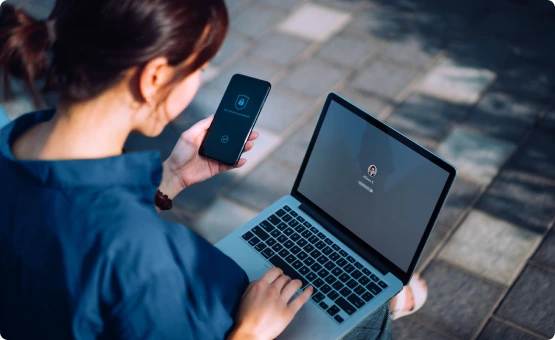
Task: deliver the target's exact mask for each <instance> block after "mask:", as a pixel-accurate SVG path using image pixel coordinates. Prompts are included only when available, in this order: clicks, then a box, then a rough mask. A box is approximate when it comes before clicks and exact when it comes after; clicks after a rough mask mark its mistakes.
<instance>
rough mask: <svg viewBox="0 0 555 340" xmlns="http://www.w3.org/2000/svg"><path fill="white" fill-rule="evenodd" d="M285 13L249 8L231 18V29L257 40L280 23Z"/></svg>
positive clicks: (276, 10) (272, 9) (268, 9)
mask: <svg viewBox="0 0 555 340" xmlns="http://www.w3.org/2000/svg"><path fill="white" fill-rule="evenodd" d="M284 16H285V12H284V11H281V10H278V9H276V8H270V7H262V6H256V5H255V6H249V7H246V8H244V9H243V10H242V11H241V12H240V13H238V14H237V16H234V17H232V18H231V24H230V27H231V29H233V30H235V31H237V32H240V33H243V34H245V35H246V36H248V37H251V38H256V37H258V36H260V35H261V34H263V33H264V32H266V31H267V30H268V29H270V28H271V27H272V26H274V25H275V24H276V23H278V22H279V21H280V20H281V19H282V18H283V17H284Z"/></svg>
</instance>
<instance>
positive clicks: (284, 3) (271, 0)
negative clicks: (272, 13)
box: [257, 0, 304, 10]
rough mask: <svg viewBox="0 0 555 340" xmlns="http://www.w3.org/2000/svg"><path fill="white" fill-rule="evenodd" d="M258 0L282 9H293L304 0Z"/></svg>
mask: <svg viewBox="0 0 555 340" xmlns="http://www.w3.org/2000/svg"><path fill="white" fill-rule="evenodd" d="M257 1H258V2H260V3H263V4H266V5H271V6H275V7H279V8H282V9H286V10H291V9H293V8H295V7H296V6H297V5H299V4H300V3H301V2H303V1H304V0H280V1H275V0H257Z"/></svg>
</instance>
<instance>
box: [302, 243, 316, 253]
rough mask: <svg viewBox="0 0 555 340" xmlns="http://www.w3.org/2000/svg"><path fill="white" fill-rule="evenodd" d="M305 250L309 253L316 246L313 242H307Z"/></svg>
mask: <svg viewBox="0 0 555 340" xmlns="http://www.w3.org/2000/svg"><path fill="white" fill-rule="evenodd" d="M303 249H304V251H306V252H307V253H310V252H312V251H313V250H314V246H313V245H312V244H307V245H306V246H305V247H304V248H303Z"/></svg>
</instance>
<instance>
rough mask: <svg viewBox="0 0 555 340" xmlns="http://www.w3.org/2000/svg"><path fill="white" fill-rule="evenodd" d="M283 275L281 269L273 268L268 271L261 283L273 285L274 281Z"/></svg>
mask: <svg viewBox="0 0 555 340" xmlns="http://www.w3.org/2000/svg"><path fill="white" fill-rule="evenodd" d="M282 275H283V271H282V270H281V269H279V268H276V267H274V268H272V269H270V270H268V271H267V272H266V273H265V274H264V275H262V277H261V278H260V279H259V280H260V281H261V282H265V283H267V284H269V285H270V284H272V283H274V281H275V280H276V279H277V278H278V277H280V276H282Z"/></svg>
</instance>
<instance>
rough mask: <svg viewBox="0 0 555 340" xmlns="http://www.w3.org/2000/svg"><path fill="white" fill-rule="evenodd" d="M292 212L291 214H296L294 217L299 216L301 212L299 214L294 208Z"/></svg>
mask: <svg viewBox="0 0 555 340" xmlns="http://www.w3.org/2000/svg"><path fill="white" fill-rule="evenodd" d="M290 214H291V216H294V217H297V216H299V214H298V213H297V212H296V211H294V210H293V211H291V212H290Z"/></svg>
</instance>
